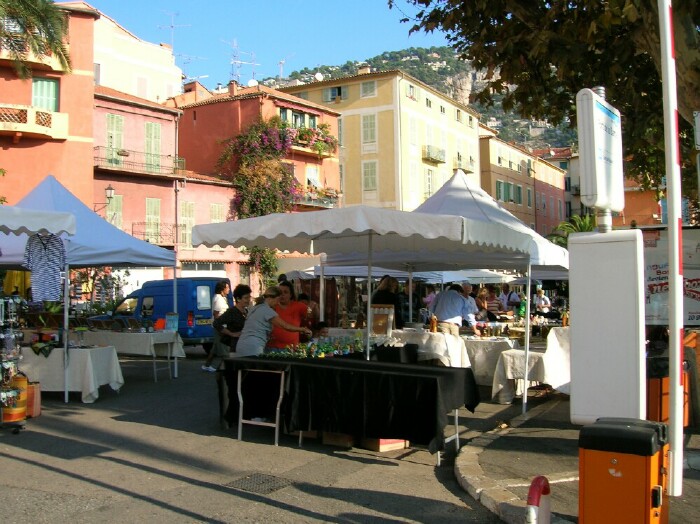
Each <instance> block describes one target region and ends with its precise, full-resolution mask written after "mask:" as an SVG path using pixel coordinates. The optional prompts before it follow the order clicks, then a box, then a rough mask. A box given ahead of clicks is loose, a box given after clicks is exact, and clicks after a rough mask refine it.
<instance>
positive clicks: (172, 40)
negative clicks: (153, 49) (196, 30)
mask: <svg viewBox="0 0 700 524" xmlns="http://www.w3.org/2000/svg"><path fill="white" fill-rule="evenodd" d="M163 12H164V13H165V14H166V15H168V16H169V17H170V25H159V26H158V29H170V49H175V29H177V28H178V27H191V26H192V24H175V17H176V16H178V15H179V14H180V13H170V12H168V11H163Z"/></svg>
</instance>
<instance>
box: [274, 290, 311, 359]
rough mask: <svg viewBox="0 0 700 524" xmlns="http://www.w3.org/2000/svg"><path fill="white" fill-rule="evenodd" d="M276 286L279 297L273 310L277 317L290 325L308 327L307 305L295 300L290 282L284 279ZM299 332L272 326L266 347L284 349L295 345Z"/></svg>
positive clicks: (297, 341)
mask: <svg viewBox="0 0 700 524" xmlns="http://www.w3.org/2000/svg"><path fill="white" fill-rule="evenodd" d="M277 287H278V289H279V291H280V297H279V301H278V303H277V305H276V306H275V311H276V312H277V314H278V315H279V317H280V318H281V319H282V320H284V321H285V322H286V323H287V324H291V325H292V326H296V327H307V328H308V327H309V326H308V323H307V315H308V311H309V307H308V306H307V305H306V304H304V303H303V302H299V301H298V300H295V298H296V297H295V295H294V286H293V285H292V283H291V282H289V281H287V280H285V281H284V282H280V283H279V284H277ZM299 333H300V332H299V331H287V330H286V329H283V328H281V327H278V326H273V328H272V334H271V335H270V342H269V343H268V344H267V347H268V348H270V349H284V348H286V347H288V346H295V345H297V344H298V343H299Z"/></svg>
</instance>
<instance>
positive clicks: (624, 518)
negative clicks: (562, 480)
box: [578, 418, 669, 524]
mask: <svg viewBox="0 0 700 524" xmlns="http://www.w3.org/2000/svg"><path fill="white" fill-rule="evenodd" d="M667 466H668V430H667V426H666V424H663V423H660V422H651V421H648V420H639V419H626V418H602V419H599V420H597V421H596V422H595V424H591V425H588V426H584V427H583V428H581V432H580V433H579V512H578V516H579V522H580V523H581V524H597V523H601V522H615V523H616V524H642V523H644V524H647V523H654V524H657V523H658V524H667V523H668V514H669V507H668V499H667V498H666V494H667V490H666V485H667V484H666V475H667V471H668V468H667Z"/></svg>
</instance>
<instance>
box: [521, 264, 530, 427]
mask: <svg viewBox="0 0 700 524" xmlns="http://www.w3.org/2000/svg"><path fill="white" fill-rule="evenodd" d="M531 273H532V258H530V259H528V262H527V286H526V289H527V300H526V302H525V369H524V370H523V377H524V383H523V414H524V413H525V412H526V411H527V387H528V385H529V382H528V380H527V378H528V375H529V373H528V372H527V370H528V366H529V362H528V361H529V360H530V329H531V327H530V302H531V301H532V299H531V298H530V297H531V296H532V295H531V293H532V279H531V278H530V276H531Z"/></svg>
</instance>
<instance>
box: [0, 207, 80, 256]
mask: <svg viewBox="0 0 700 524" xmlns="http://www.w3.org/2000/svg"><path fill="white" fill-rule="evenodd" d="M0 233H5V234H6V235H7V234H15V235H21V234H24V235H32V234H34V233H40V234H49V233H53V234H54V235H61V234H63V233H67V234H69V235H74V234H75V215H73V214H72V213H63V212H56V211H39V210H27V209H22V208H20V207H13V206H0ZM0 248H2V243H0ZM0 256H2V255H0Z"/></svg>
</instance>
